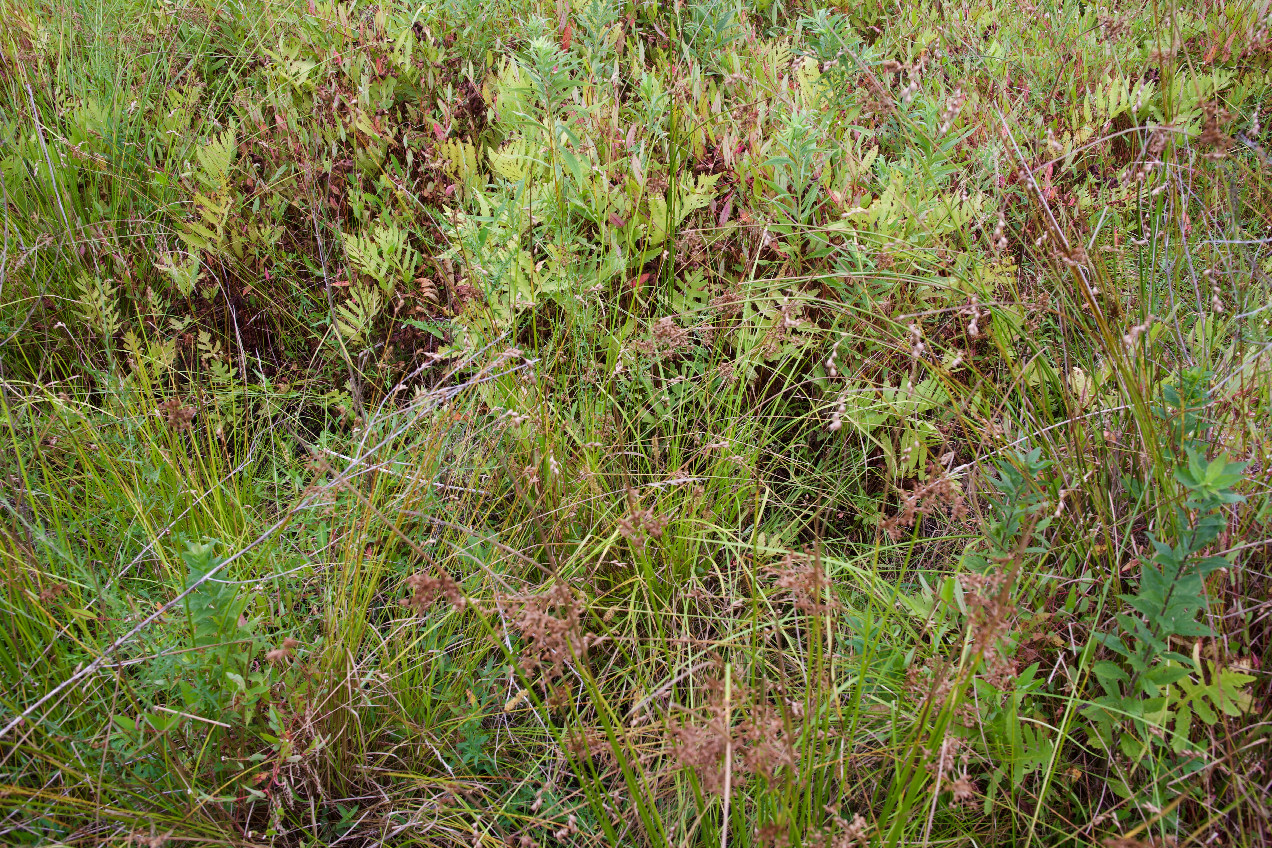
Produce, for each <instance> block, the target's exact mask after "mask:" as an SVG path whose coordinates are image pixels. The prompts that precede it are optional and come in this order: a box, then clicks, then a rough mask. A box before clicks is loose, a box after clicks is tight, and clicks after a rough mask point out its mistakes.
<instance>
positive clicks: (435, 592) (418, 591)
mask: <svg viewBox="0 0 1272 848" xmlns="http://www.w3.org/2000/svg"><path fill="white" fill-rule="evenodd" d="M406 585H407V586H408V587H410V589H411V597H409V598H402V599H401V600H400V601H398V603H399V604H401V605H402V606H404V607H410V608H411V609H412V610H414V611H415V614H416V615H423V614H424V613H425V612H427V611H428V608H429V607H431V606H432V605H433V602H434V601H436V600H437V599H438V598H440V597H444V598H446V601H447V602H448V603H449V604H450V605H451V606H452V607H454V608H455V609H457V610H462V609H463V608H464V607H465V606H467V605H468V599H467V598H465V597H464V593H463V592H462V591H461V590H460V588H459V584H458V583H456V582H455V578H453V577H451V576H450V574H449V573H448V572H446V571H445V570H444V569H438V573H437V574H436V575H431V574H424V573H422V572H421V573H419V574H412V575H411V576H410V577H408V578H406Z"/></svg>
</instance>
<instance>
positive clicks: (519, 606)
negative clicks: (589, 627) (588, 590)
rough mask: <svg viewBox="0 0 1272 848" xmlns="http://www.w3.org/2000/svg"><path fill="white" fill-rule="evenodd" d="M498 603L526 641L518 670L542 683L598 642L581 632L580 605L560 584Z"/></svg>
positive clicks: (568, 588)
mask: <svg viewBox="0 0 1272 848" xmlns="http://www.w3.org/2000/svg"><path fill="white" fill-rule="evenodd" d="M500 606H502V607H503V608H505V609H507V610H509V611H510V613H511V615H510V622H511V624H512V627H513V629H514V630H516V631H517V633H518V634H520V636H521V638H523V639H524V640H525V641H526V646H525V649H524V650H523V651H522V655H521V668H522V670H523V671H525V673H526V674H529V675H537V676H540V678H541V680H542V681H543V682H544V685H545V686H547V685H548V684H549V683H551V682H552V681H555V680H557V679H558V678H560V677H561V675H562V674H563V673H564V671H565V664H566V662H569V661H571V660H577V659H580V658H582V657H583V656H584V655H585V654H586V653H587V651H588V649H589V648H591V646H592V645H594V644H596V642H597V641H599V640H598V639H597V638H596V637H595V636H593V635H592V634H591V633H585V632H584V631H583V627H582V604H581V603H580V601H579V599H578V598H576V597H575V596H574V593H573V592H572V591H571V590H570V587H569V586H567V585H566V584H564V583H561V582H557V583H554V584H553V585H552V587H551V588H550V589H548V591H547V592H545V593H543V594H541V595H518V596H508V597H504V598H502V599H501V600H500Z"/></svg>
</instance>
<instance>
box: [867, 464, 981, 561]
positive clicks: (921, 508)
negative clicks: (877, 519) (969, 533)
mask: <svg viewBox="0 0 1272 848" xmlns="http://www.w3.org/2000/svg"><path fill="white" fill-rule="evenodd" d="M902 495H903V496H902V498H901V503H900V504H899V505H898V509H897V513H896V515H894V516H892V517H891V518H887V519H884V520H883V521H882V522H881V524H880V526H882V527H883V531H884V532H885V533H887V534H888V538H890V539H892V541H894V542H896V541H900V539H901V537H902V536H903V535H904V534H905V531H906V530H909V529H910V528H912V527H914V522H916V521H918V520H919V518H920V517H924V516H929V515H932V514H934V513H935V512H937V510H940V509H944V510H947V511H948V513H949V516H950V519H951V520H953V521H960V520H962V519H963V518H965V517H966V516H967V504H966V502H965V501H964V500H963V492H962V489H961V488H960V487H959V485H958V481H957V480H955V479H954V478H953V477H952V476H950V475H949V474H948V473H945V472H944V471H943V470H942V469H941V467H940V466H939V465H937V464H936V463H932V464H931V465H929V466H928V482H926V483H916V484H915V486H914V488H913V489H910V490H909V491H903V492H902Z"/></svg>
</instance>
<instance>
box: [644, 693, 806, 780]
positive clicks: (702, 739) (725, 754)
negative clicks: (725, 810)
mask: <svg viewBox="0 0 1272 848" xmlns="http://www.w3.org/2000/svg"><path fill="white" fill-rule="evenodd" d="M706 686H707V689H708V692H709V693H710V695H709V699H708V702H707V705H706V707H705V713H706V715H705V719H706V720H705V721H699V722H693V721H681V720H676V719H672V720H670V721H669V722H668V727H667V736H668V740H669V742H670V745H671V748H672V751H673V752H674V755H675V758H676V761H677V763H678V764H679V765H680V767H681V768H689V769H693V771H694V772H695V773H696V774H697V776H698V781H699V783H700V785H701V786H702V789H703V791H704V792H707V793H710V794H713V795H722V794H723V793H724V782H725V774H726V769H727V770H728V773H729V774H731V776H732V781H733V782H735V783H736V782H737V781H738V780H739V779H740V778H742V777H745V776H747V775H756V776H759V777H762V778H764V779H765V780H772V779H773V776H774V774H775V773H776V772H778V771H779V770H782V769H786V770H787V771H788V772H789V773H790V774H792V775H793V774H794V773H795V770H796V768H797V766H798V760H797V757H796V750H795V740H794V738H793V734H792V732H791V723H790V722H788V721H787V719H786V717H785V716H784V715H783V713H782V711H781V710H779V709H778V707H777V706H776V705H775V704H773V703H771V702H769V701H766V700H763V699H760V698H757V697H756V696H755V695H754V693H753V692H751V691H750V690H749V689H747V688H746V687H743V686H741V685H739V684H738V683H736V682H732V685H731V687H730V694H729V697H728V698H727V699H726V698H725V685H724V681H723V680H722V679H711V680H708V681H707V682H706ZM791 711H792V712H796V711H797V710H796V709H794V708H792V710H791ZM735 719H737V721H736V723H735Z"/></svg>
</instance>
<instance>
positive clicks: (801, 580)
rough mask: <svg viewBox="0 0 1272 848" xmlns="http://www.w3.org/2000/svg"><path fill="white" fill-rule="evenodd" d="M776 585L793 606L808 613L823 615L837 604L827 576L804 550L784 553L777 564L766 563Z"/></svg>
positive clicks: (833, 609) (836, 606) (818, 563)
mask: <svg viewBox="0 0 1272 848" xmlns="http://www.w3.org/2000/svg"><path fill="white" fill-rule="evenodd" d="M765 570H766V571H768V572H769V573H770V574H773V575H775V576H776V578H777V579H776V581H775V583H776V585H777V587H778V588H779V589H781V590H782V591H783V592H784V593H785V594H786V596H787V597H788V598H790V600H791V603H793V604H794V605H795V608H796V609H797V610H799V611H800V612H804V613H807V614H808V615H826V614H828V613H832V612H835V611H836V610H838V609H839V608H840V607H841V604H840V603H839V601H838V600H837V599H836V598H835V597H834V595H833V591H834V590H833V586H834V584H833V583H832V582H831V580H830V577H829V576H828V575H827V574H826V570H825V569H824V568H823V567H822V565H821V563H820V562H819V561H818V560H817V559H816V558H815V557H812V556H809V555H808V554H807V553H794V552H788V553H787V554H786V555H785V556H783V557H782V560H781V562H779V563H778V564H777V565H773V566H769V567H768V568H767V569H765Z"/></svg>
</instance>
